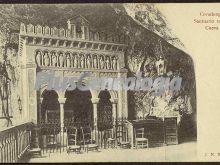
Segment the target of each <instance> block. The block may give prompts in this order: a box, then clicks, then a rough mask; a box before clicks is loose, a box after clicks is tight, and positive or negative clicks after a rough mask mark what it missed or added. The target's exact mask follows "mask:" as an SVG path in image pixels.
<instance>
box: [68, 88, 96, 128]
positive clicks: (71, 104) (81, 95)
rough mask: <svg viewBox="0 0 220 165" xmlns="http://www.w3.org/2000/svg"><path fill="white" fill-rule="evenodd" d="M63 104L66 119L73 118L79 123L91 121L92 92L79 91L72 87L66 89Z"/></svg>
mask: <svg viewBox="0 0 220 165" xmlns="http://www.w3.org/2000/svg"><path fill="white" fill-rule="evenodd" d="M64 97H65V98H66V101H65V104H64V116H65V119H67V120H74V121H75V122H80V123H81V124H85V123H90V122H92V118H93V106H92V102H91V98H92V94H91V92H90V91H80V90H79V89H77V88H76V89H74V90H71V91H68V90H67V91H66V92H65V95H64Z"/></svg>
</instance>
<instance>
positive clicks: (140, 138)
mask: <svg viewBox="0 0 220 165" xmlns="http://www.w3.org/2000/svg"><path fill="white" fill-rule="evenodd" d="M134 131H135V133H134V135H135V147H136V149H137V148H138V147H139V146H140V147H141V148H145V147H147V148H148V147H149V146H148V139H147V138H145V137H144V128H136V129H134Z"/></svg>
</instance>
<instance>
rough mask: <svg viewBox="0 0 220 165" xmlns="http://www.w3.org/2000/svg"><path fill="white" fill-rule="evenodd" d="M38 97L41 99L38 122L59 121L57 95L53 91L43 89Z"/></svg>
mask: <svg viewBox="0 0 220 165" xmlns="http://www.w3.org/2000/svg"><path fill="white" fill-rule="evenodd" d="M40 97H41V98H42V102H41V108H40V111H41V112H40V114H41V116H40V120H41V121H45V122H50V121H52V120H53V121H55V120H59V112H60V103H59V101H58V98H59V95H58V93H57V92H56V91H55V90H47V89H45V90H43V91H42V93H41V95H40Z"/></svg>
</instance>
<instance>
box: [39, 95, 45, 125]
mask: <svg viewBox="0 0 220 165" xmlns="http://www.w3.org/2000/svg"><path fill="white" fill-rule="evenodd" d="M40 94H41V92H40ZM39 97H40V95H39ZM42 102H43V98H42V97H40V99H39V103H38V112H39V113H38V115H39V116H38V118H39V119H38V122H39V123H42V122H45V120H44V121H42V113H41V105H42Z"/></svg>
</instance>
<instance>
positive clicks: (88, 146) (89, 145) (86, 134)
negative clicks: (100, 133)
mask: <svg viewBox="0 0 220 165" xmlns="http://www.w3.org/2000/svg"><path fill="white" fill-rule="evenodd" d="M81 130H82V136H83V147H84V149H85V151H86V152H87V153H88V151H92V150H96V151H98V148H99V147H98V145H97V144H95V143H94V141H93V140H92V129H91V127H81Z"/></svg>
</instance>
